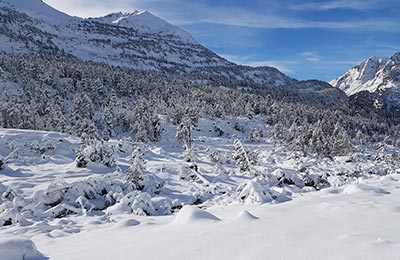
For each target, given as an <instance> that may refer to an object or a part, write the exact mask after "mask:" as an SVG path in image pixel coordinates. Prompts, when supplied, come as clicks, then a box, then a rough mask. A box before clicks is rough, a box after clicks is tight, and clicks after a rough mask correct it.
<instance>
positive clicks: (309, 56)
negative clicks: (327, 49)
mask: <svg viewBox="0 0 400 260" xmlns="http://www.w3.org/2000/svg"><path fill="white" fill-rule="evenodd" d="M300 56H303V57H304V58H305V59H306V60H307V61H309V62H320V57H319V55H318V54H317V53H316V52H315V51H307V52H303V53H301V54H300Z"/></svg>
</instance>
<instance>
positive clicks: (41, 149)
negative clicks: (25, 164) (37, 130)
mask: <svg viewBox="0 0 400 260" xmlns="http://www.w3.org/2000/svg"><path fill="white" fill-rule="evenodd" d="M30 147H31V149H32V150H33V151H35V152H37V153H39V154H44V153H46V152H47V151H50V150H54V149H55V148H56V145H55V144H54V142H52V141H50V140H47V141H44V142H41V143H39V142H38V141H36V140H35V141H33V142H32V143H31V145H30Z"/></svg>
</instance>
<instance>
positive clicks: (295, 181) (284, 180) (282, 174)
mask: <svg viewBox="0 0 400 260" xmlns="http://www.w3.org/2000/svg"><path fill="white" fill-rule="evenodd" d="M271 175H273V176H275V178H276V179H277V180H278V183H277V185H278V186H283V185H296V186H297V187H303V186H304V183H303V181H302V180H301V179H300V178H299V177H298V176H297V175H296V173H295V172H293V171H284V170H282V169H276V170H274V171H273V172H272V173H271Z"/></svg>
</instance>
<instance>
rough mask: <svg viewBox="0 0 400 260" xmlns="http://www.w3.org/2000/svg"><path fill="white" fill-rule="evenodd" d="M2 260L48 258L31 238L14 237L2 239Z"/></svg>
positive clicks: (0, 249)
mask: <svg viewBox="0 0 400 260" xmlns="http://www.w3.org/2000/svg"><path fill="white" fill-rule="evenodd" d="M0 259H1V260H21V259H23V260H45V259H48V258H47V257H45V256H44V255H43V254H42V253H40V252H39V251H38V250H37V248H36V245H35V244H34V243H33V242H32V241H31V240H29V239H24V238H19V239H18V238H13V239H0Z"/></svg>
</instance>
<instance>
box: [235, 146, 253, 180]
mask: <svg viewBox="0 0 400 260" xmlns="http://www.w3.org/2000/svg"><path fill="white" fill-rule="evenodd" d="M233 150H234V153H233V156H232V159H233V160H235V161H236V165H237V166H238V167H239V170H240V172H248V173H249V174H251V173H252V162H251V161H250V158H249V155H248V153H247V151H246V150H245V148H244V147H243V144H242V143H241V142H240V141H239V140H238V139H236V140H235V141H234V142H233Z"/></svg>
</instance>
